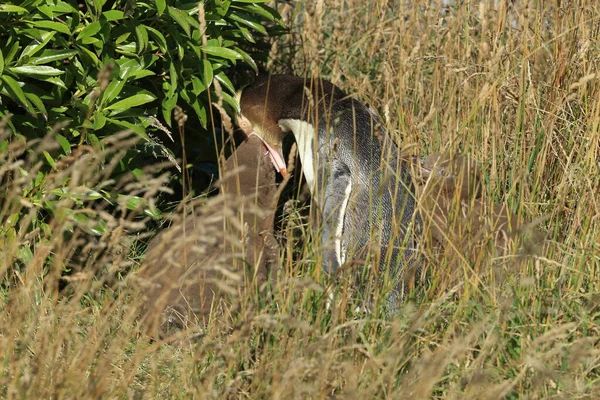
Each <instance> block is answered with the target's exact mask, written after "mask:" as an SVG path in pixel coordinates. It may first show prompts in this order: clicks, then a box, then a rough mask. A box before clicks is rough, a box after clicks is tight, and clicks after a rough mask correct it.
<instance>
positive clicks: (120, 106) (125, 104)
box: [105, 92, 156, 112]
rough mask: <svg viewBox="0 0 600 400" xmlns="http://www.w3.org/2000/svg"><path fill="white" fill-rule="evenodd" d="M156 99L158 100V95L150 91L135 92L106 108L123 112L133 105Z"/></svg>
mask: <svg viewBox="0 0 600 400" xmlns="http://www.w3.org/2000/svg"><path fill="white" fill-rule="evenodd" d="M154 100H156V96H155V95H153V94H151V93H149V92H148V93H142V94H134V95H133V96H131V97H128V98H126V99H123V100H119V101H117V102H116V103H114V104H111V105H110V106H108V107H106V108H105V110H115V111H116V112H121V111H125V110H128V109H130V108H133V107H137V106H141V105H142V104H146V103H150V102H151V101H154Z"/></svg>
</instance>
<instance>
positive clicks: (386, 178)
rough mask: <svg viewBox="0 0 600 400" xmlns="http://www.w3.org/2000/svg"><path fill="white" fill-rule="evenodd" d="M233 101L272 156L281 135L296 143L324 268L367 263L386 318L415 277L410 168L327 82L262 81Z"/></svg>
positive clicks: (375, 124)
mask: <svg viewBox="0 0 600 400" xmlns="http://www.w3.org/2000/svg"><path fill="white" fill-rule="evenodd" d="M237 97H238V101H239V106H240V108H239V115H238V122H239V124H240V125H241V126H246V127H247V129H250V128H249V127H250V126H251V127H252V129H253V131H255V132H256V133H257V134H258V135H259V136H261V137H262V138H263V139H264V140H265V141H267V142H268V143H270V144H271V145H272V146H273V147H274V149H275V150H276V151H277V152H279V153H281V144H282V140H283V137H284V136H285V135H287V134H288V133H290V132H291V133H292V134H293V135H294V137H295V140H296V143H297V148H298V153H299V158H300V163H301V166H302V171H303V175H304V177H305V179H306V182H307V184H308V186H309V189H310V192H311V197H312V198H313V201H314V203H315V205H316V208H317V213H316V214H317V218H316V219H317V223H318V226H319V228H320V230H321V240H322V249H323V251H324V257H323V263H322V269H323V270H324V271H325V272H326V273H327V274H330V275H333V274H336V272H337V271H338V270H339V269H340V267H342V266H345V265H350V264H353V262H354V261H356V260H364V265H365V266H366V267H371V268H372V274H371V275H370V276H375V277H376V278H377V281H378V282H379V283H380V285H379V287H380V289H381V290H383V294H384V295H385V303H384V304H385V306H386V313H388V312H393V310H396V309H397V308H398V307H399V306H400V304H401V302H402V301H403V299H404V298H405V296H406V293H407V289H408V286H409V285H410V282H411V281H413V279H414V278H416V277H418V276H419V275H420V270H421V257H420V254H419V251H420V250H419V249H418V238H419V235H420V232H421V219H420V216H419V214H418V212H417V210H416V204H415V188H414V186H413V182H412V178H411V175H410V168H409V166H408V163H407V162H406V160H403V159H401V154H400V150H399V148H398V145H397V144H396V143H395V141H394V140H393V138H391V136H390V135H389V134H388V133H387V132H386V131H385V129H384V128H383V127H382V124H381V123H380V121H379V120H378V118H377V117H376V115H375V114H374V113H373V112H372V111H371V110H370V109H369V108H368V107H367V106H365V105H364V104H362V103H361V102H359V101H358V100H356V99H354V98H352V97H350V96H348V95H346V93H344V92H343V91H342V90H341V89H340V88H338V87H337V86H335V85H333V84H332V83H331V82H329V81H327V80H324V79H313V80H305V79H304V78H302V77H297V76H293V75H271V76H263V77H259V78H258V79H257V81H255V82H254V83H253V84H251V85H250V86H248V87H246V88H244V89H242V91H240V92H238V95H237ZM367 256H368V257H370V258H369V260H367V259H366V257H367ZM361 275H362V274H357V278H358V279H362V278H360V276H361ZM381 290H380V293H382V292H381Z"/></svg>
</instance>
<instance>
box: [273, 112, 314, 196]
mask: <svg viewBox="0 0 600 400" xmlns="http://www.w3.org/2000/svg"><path fill="white" fill-rule="evenodd" d="M279 127H280V128H281V130H282V131H284V132H290V131H291V132H292V133H293V134H294V137H295V138H296V143H297V144H298V153H299V154H300V162H301V163H302V171H303V172H304V178H306V183H308V187H309V188H310V192H311V193H312V194H314V193H315V187H314V184H315V164H316V161H317V160H316V159H315V157H314V154H313V143H314V142H315V140H316V139H315V128H314V127H313V125H312V124H311V123H308V122H306V121H302V120H299V119H281V120H279Z"/></svg>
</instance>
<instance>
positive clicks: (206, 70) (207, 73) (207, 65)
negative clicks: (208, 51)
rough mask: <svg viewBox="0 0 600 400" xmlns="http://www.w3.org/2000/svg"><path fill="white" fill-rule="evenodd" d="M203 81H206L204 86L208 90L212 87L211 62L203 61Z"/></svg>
mask: <svg viewBox="0 0 600 400" xmlns="http://www.w3.org/2000/svg"><path fill="white" fill-rule="evenodd" d="M202 67H203V68H202V72H203V74H202V79H203V80H204V86H206V87H207V88H209V87H211V85H212V81H213V66H212V64H211V62H210V61H208V60H202Z"/></svg>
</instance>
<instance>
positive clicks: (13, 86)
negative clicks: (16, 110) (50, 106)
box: [0, 75, 35, 115]
mask: <svg viewBox="0 0 600 400" xmlns="http://www.w3.org/2000/svg"><path fill="white" fill-rule="evenodd" d="M0 79H1V80H2V81H3V82H4V83H5V85H4V87H5V88H6V91H7V92H8V94H9V96H10V97H11V98H12V99H13V100H14V101H16V102H19V103H21V105H22V106H23V107H25V109H26V110H27V112H28V113H29V114H31V115H35V112H34V111H33V107H32V106H31V103H30V102H29V100H27V97H25V93H24V92H23V89H21V86H19V83H18V82H17V81H16V80H14V79H13V78H11V77H10V76H8V75H2V76H0Z"/></svg>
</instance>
